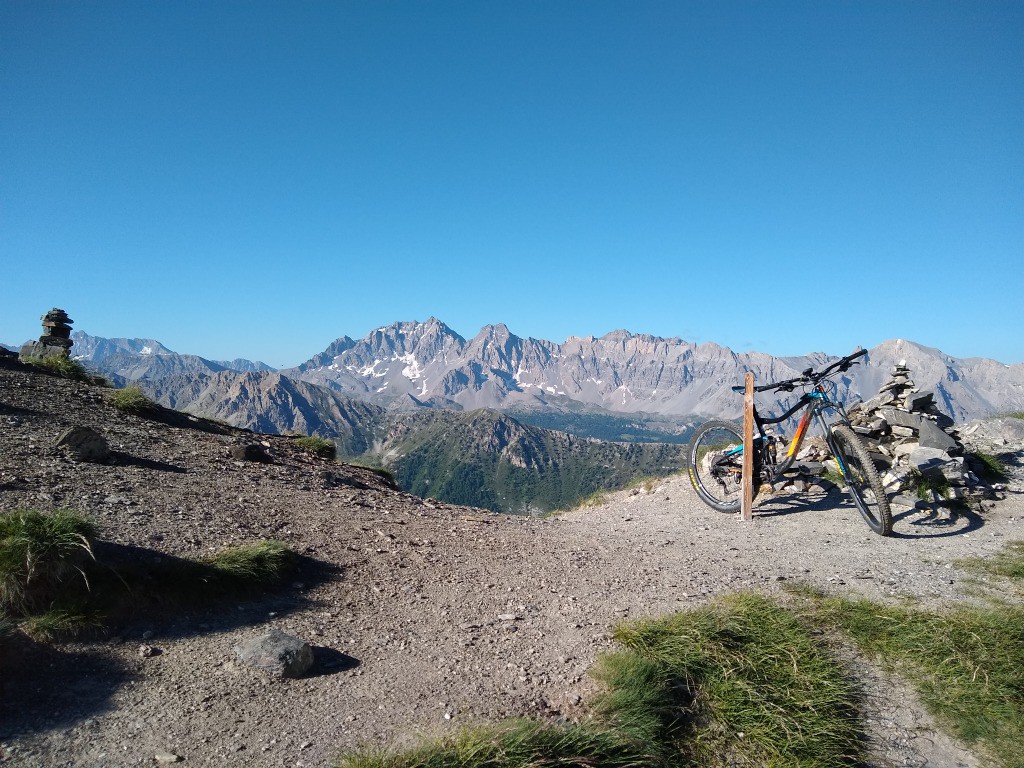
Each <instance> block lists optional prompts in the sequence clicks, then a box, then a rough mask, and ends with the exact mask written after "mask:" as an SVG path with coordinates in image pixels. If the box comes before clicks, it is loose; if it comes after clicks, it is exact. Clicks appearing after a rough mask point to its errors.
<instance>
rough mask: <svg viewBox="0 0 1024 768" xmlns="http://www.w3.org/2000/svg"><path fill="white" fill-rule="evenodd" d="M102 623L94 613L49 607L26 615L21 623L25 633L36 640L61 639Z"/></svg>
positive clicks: (84, 631) (86, 630) (77, 634)
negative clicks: (46, 609) (43, 610)
mask: <svg viewBox="0 0 1024 768" xmlns="http://www.w3.org/2000/svg"><path fill="white" fill-rule="evenodd" d="M102 625H103V623H102V621H100V619H99V618H98V617H97V616H96V615H94V614H89V613H85V612H82V611H77V610H68V609H64V608H51V609H50V610H48V611H45V612H44V613H39V614H35V615H32V616H27V617H26V618H25V620H24V621H22V623H21V628H22V629H23V630H25V634H27V635H29V637H32V638H35V639H36V640H46V641H53V640H62V639H66V638H72V637H78V636H79V635H82V634H85V633H87V632H93V631H95V630H97V629H99V628H100V627H101V626H102Z"/></svg>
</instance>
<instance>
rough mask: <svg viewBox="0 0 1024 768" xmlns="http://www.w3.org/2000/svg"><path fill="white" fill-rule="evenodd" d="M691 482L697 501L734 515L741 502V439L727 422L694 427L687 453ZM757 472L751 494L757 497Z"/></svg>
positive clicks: (739, 434) (740, 434)
mask: <svg viewBox="0 0 1024 768" xmlns="http://www.w3.org/2000/svg"><path fill="white" fill-rule="evenodd" d="M687 457H688V458H689V461H690V469H689V472H690V482H691V483H693V489H694V490H695V491H697V496H699V497H700V500H701V501H703V502H704V503H705V504H707V505H708V506H709V507H711V508H712V509H717V510H718V511H719V512H737V511H739V508H740V502H741V501H742V500H743V484H742V482H741V481H740V478H741V477H742V471H743V435H742V433H741V432H740V430H739V427H737V426H736V425H735V424H732V423H730V422H728V421H709V422H707V423H706V424H702V425H701V426H699V427H697V431H696V432H694V433H693V437H692V438H691V439H690V448H689V450H688V451H687ZM758 480H759V478H758V476H757V471H756V468H755V472H754V493H757V483H758Z"/></svg>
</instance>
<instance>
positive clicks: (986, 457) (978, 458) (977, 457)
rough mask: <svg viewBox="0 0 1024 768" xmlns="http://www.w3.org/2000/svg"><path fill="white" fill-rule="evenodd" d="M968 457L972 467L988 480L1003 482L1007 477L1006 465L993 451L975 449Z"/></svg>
mask: <svg viewBox="0 0 1024 768" xmlns="http://www.w3.org/2000/svg"><path fill="white" fill-rule="evenodd" d="M967 459H968V461H969V462H970V463H971V465H972V468H973V469H975V471H977V473H978V474H979V475H980V476H981V477H983V478H985V479H986V480H992V481H994V482H1002V481H1004V480H1006V479H1007V474H1006V465H1005V464H1003V462H1001V461H1000V460H999V459H998V458H996V457H995V456H993V455H992V454H991V453H985V452H983V451H975V452H974V453H969V454H967Z"/></svg>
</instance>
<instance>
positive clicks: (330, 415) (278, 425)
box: [72, 318, 1024, 511]
mask: <svg viewBox="0 0 1024 768" xmlns="http://www.w3.org/2000/svg"><path fill="white" fill-rule="evenodd" d="M72 338H73V340H74V342H75V344H74V347H73V348H72V354H73V356H75V357H76V358H77V359H79V360H81V361H82V362H84V363H86V364H87V365H89V366H90V367H92V368H95V369H97V370H98V371H99V372H101V373H103V374H105V375H106V376H108V377H109V378H110V379H111V380H112V381H113V382H114V383H116V384H117V385H119V386H123V385H124V384H126V383H132V382H134V383H137V384H138V385H139V386H141V387H142V388H143V390H144V391H145V392H146V393H147V394H148V395H149V396H150V397H152V398H153V399H154V400H155V401H156V402H158V403H160V404H161V405H165V406H168V407H171V408H175V409H178V410H184V411H188V412H191V413H194V414H197V415H201V416H207V417H213V418H218V419H222V420H224V421H227V422H229V423H231V424H233V425H236V426H241V427H247V428H250V429H254V430H257V431H261V432H271V433H295V432H298V433H303V434H319V435H322V436H325V437H329V438H331V439H333V440H334V441H335V444H336V445H337V447H338V451H339V454H340V455H341V456H342V457H343V458H346V459H350V460H351V459H355V460H359V461H362V462H364V463H371V464H375V465H376V464H380V465H384V466H386V467H388V468H389V469H390V470H391V471H392V472H393V473H394V474H395V477H396V479H397V480H398V482H399V483H400V485H401V486H402V487H403V489H405V490H407V491H410V492H413V493H417V494H421V495H425V496H433V497H435V498H439V499H443V500H446V501H452V502H458V503H471V504H476V505H478V506H484V507H488V508H491V509H496V510H500V511H546V510H548V509H552V508H556V507H559V506H565V505H566V504H569V503H571V502H572V501H574V500H575V499H578V498H580V497H581V496H585V495H587V494H589V493H591V492H593V491H595V490H599V489H602V488H607V487H617V486H621V485H622V484H624V483H625V482H627V481H629V480H630V479H631V478H633V477H636V476H638V475H650V474H664V473H667V472H670V471H672V470H673V469H675V468H678V467H679V466H681V465H682V462H683V457H682V454H683V446H682V443H685V441H686V440H687V438H688V435H689V432H690V431H691V429H692V427H693V425H694V424H696V423H698V422H699V421H701V420H703V419H704V418H706V417H711V416H721V417H726V418H735V417H736V416H738V414H739V411H740V405H741V398H740V397H739V396H738V395H736V394H735V393H734V392H732V390H731V387H732V386H734V385H735V384H737V383H740V382H741V381H742V379H743V374H744V373H746V372H748V371H750V372H753V373H754V375H755V380H756V381H757V382H758V383H766V382H768V381H773V380H779V379H786V378H792V377H794V376H797V375H799V373H800V372H801V371H803V370H804V369H806V368H819V367H821V366H823V365H826V364H827V363H828V362H829V361H831V360H834V359H835V358H834V357H831V356H829V355H826V354H823V353H813V354H809V355H804V356H799V357H773V356H771V355H768V354H765V353H760V352H742V353H740V352H734V351H732V350H730V349H728V348H726V347H723V346H719V345H717V344H712V343H705V344H692V343H689V342H686V341H683V340H682V339H678V338H668V339H665V338H659V337H656V336H650V335H646V334H633V333H630V332H628V331H613V332H612V333H609V334H606V335H604V336H601V337H596V338H595V337H593V336H588V337H570V338H568V339H566V340H565V342H563V343H561V344H557V343H554V342H550V341H545V340H538V339H532V338H526V339H524V338H521V337H519V336H516V335H515V334H513V333H511V332H510V331H509V329H508V328H507V327H506V326H505V325H502V324H499V325H488V326H485V327H484V328H482V329H481V330H480V332H479V333H477V334H476V336H474V337H473V338H472V339H468V340H467V339H465V338H463V337H462V336H460V335H459V334H458V333H456V332H455V331H453V330H452V329H451V328H449V327H448V326H447V325H445V324H444V323H443V322H441V321H440V320H438V319H436V318H430V319H429V320H428V321H427V322H423V323H421V322H399V323H394V324H392V325H389V326H386V327H382V328H378V329H376V330H374V331H373V332H372V333H370V334H368V335H367V336H366V337H365V338H363V339H360V340H353V339H351V338H349V337H347V336H343V337H341V338H339V339H337V340H335V341H334V342H332V343H331V344H330V345H329V346H328V347H327V349H325V350H324V351H323V352H321V353H319V354H317V355H315V356H313V357H312V358H311V359H309V360H307V361H306V362H304V363H302V364H301V365H298V366H296V367H294V368H288V369H282V370H274V369H273V368H271V367H270V366H268V365H266V364H265V363H261V362H253V361H249V360H240V359H239V360H231V361H224V360H209V359H206V358H203V357H199V356H197V355H189V354H179V353H176V352H174V351H172V350H170V349H168V348H167V347H166V346H164V345H163V344H161V343H160V342H158V341H156V340H153V339H128V338H120V339H105V338H101V337H95V336H90V335H88V334H86V333H83V332H81V331H76V332H75V333H74V334H73V336H72ZM863 361H864V364H863V365H860V366H856V367H854V368H853V369H852V370H851V371H849V372H848V373H847V374H845V375H843V376H841V377H838V378H837V379H836V387H837V389H836V394H837V396H838V397H839V398H840V399H842V400H845V401H849V400H852V399H855V398H857V397H862V398H864V399H867V398H869V397H871V396H873V395H874V394H875V393H876V392H877V391H878V388H879V387H880V386H881V385H882V384H883V383H884V381H885V380H886V379H887V377H888V375H889V372H890V369H891V368H892V367H893V366H894V365H895V364H897V363H898V362H905V363H906V364H907V365H908V366H909V367H910V369H911V372H912V376H913V378H914V380H915V381H916V383H917V385H918V387H920V388H922V389H933V390H934V391H935V393H936V403H937V405H938V406H939V408H940V409H941V410H943V411H944V412H945V413H946V414H947V415H949V416H951V417H952V418H953V419H954V420H956V421H961V422H962V421H966V420H969V419H972V418H978V417H983V416H989V415H992V414H995V413H999V412H1007V411H1022V410H1024V365H1022V364H1015V365H1004V364H1002V363H999V362H996V361H993V360H987V359H982V358H969V359H957V358H953V357H950V356H949V355H946V354H944V353H942V352H941V351H940V350H937V349H932V348H929V347H925V346H922V345H919V344H915V343H913V342H910V341H904V340H898V339H897V340H892V341H887V342H884V343H883V344H880V345H878V346H876V347H874V348H872V349H871V350H869V352H868V354H867V356H866V357H865V358H863ZM759 398H760V400H759V402H760V403H761V405H762V406H763V408H764V410H765V411H770V410H773V408H777V407H778V406H779V405H780V402H779V401H777V400H774V399H773V398H772V397H771V395H770V393H764V394H763V395H760V396H759Z"/></svg>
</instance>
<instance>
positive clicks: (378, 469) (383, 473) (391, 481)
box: [349, 461, 398, 491]
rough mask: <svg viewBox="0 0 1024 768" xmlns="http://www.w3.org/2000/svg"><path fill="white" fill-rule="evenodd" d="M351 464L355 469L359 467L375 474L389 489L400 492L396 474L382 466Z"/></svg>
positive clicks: (354, 462) (356, 462) (352, 462)
mask: <svg viewBox="0 0 1024 768" xmlns="http://www.w3.org/2000/svg"><path fill="white" fill-rule="evenodd" d="M349 464H350V465H351V466H353V467H359V468H360V469H365V470H366V471H368V472H373V474H375V475H376V476H377V477H379V478H380V479H381V480H383V481H384V482H385V483H387V484H388V487H389V488H393V489H394V490H396V491H397V490H398V481H397V480H396V479H395V473H394V472H392V471H391V470H390V469H388V468H387V467H383V466H381V465H380V464H362V463H360V462H358V461H350V462H349Z"/></svg>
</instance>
